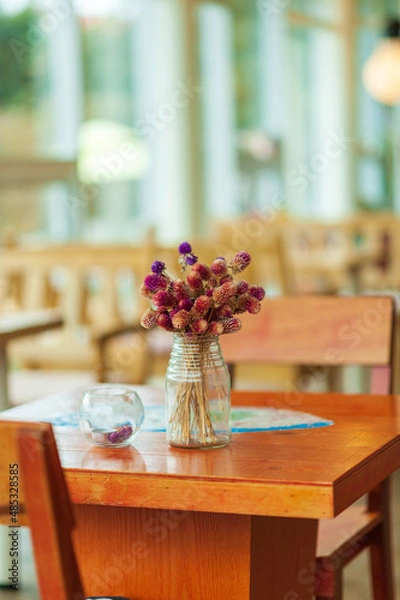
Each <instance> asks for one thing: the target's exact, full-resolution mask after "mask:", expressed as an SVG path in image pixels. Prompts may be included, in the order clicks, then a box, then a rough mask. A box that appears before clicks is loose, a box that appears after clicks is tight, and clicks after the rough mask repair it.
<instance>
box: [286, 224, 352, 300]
mask: <svg viewBox="0 0 400 600" xmlns="http://www.w3.org/2000/svg"><path fill="white" fill-rule="evenodd" d="M281 248H282V262H283V267H284V273H285V293H286V294H336V293H339V292H341V291H343V290H351V289H352V272H351V270H352V262H353V244H352V240H351V238H350V237H349V232H348V229H347V228H345V227H343V225H342V223H341V222H336V223H325V222H318V221H310V220H300V219H296V220H294V219H292V220H291V221H290V222H288V223H286V224H285V226H284V227H283V229H282V234H281Z"/></svg>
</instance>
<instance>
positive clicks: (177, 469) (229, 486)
mask: <svg viewBox="0 0 400 600" xmlns="http://www.w3.org/2000/svg"><path fill="white" fill-rule="evenodd" d="M137 389H138V392H139V394H140V395H141V397H142V399H143V401H144V403H145V404H157V403H160V402H162V400H163V391H162V390H158V389H156V388H150V387H143V388H140V387H138V388H137ZM232 401H233V403H235V404H237V405H249V406H255V405H273V406H277V407H280V408H285V407H286V408H290V409H296V410H302V411H306V412H311V413H313V414H315V415H318V416H320V417H324V418H329V419H333V420H334V422H335V424H334V425H333V426H330V427H323V428H318V429H308V430H297V431H294V430H292V431H286V432H285V431H281V432H277V431H275V432H258V433H239V434H235V435H234V436H233V439H232V442H231V444H230V445H229V446H227V447H225V448H221V449H218V450H206V451H205V450H182V449H176V448H175V449H174V448H171V447H169V446H168V444H167V442H166V438H165V434H164V433H155V432H142V433H141V434H140V436H139V437H138V438H137V440H136V442H135V447H129V448H124V449H101V448H97V447H93V446H90V445H89V443H88V442H87V441H86V440H85V439H84V438H83V436H82V435H81V433H80V432H79V430H78V429H77V428H73V427H56V428H55V431H56V436H57V443H58V446H59V450H60V455H61V461H62V465H63V467H64V469H65V474H66V477H67V482H68V486H69V490H70V493H71V498H72V501H73V502H74V503H75V505H76V506H75V508H76V518H77V529H76V547H77V551H78V555H79V561H80V565H81V568H82V574H83V579H84V582H85V586H86V589H87V590H88V592H90V594H100V593H101V590H104V589H107V590H108V593H110V594H124V595H126V596H128V597H131V598H132V599H135V600H145V599H146V600H178V599H179V600H185V599H191V600H227V599H229V600H244V599H246V598H250V599H251V600H278V599H279V600H299V599H301V600H304V599H311V598H312V581H313V575H312V568H313V558H314V555H315V548H316V536H317V519H320V518H323V517H328V518H329V517H333V516H335V515H337V514H339V513H340V512H341V511H342V510H344V509H345V508H346V507H347V506H349V505H350V504H351V503H352V502H353V501H355V500H357V499H358V498H359V497H361V496H362V495H363V494H364V493H365V492H367V491H368V490H369V489H370V488H372V487H373V486H375V485H376V484H378V483H379V482H380V481H381V480H382V479H383V478H385V477H387V476H388V475H389V474H390V473H392V472H393V471H394V470H395V469H397V468H398V467H399V466H400V397H396V396H367V395H355V396H345V395H340V394H305V393H301V392H288V393H275V392H274V393H272V392H233V393H232ZM76 402H77V394H76V393H75V394H72V393H65V394H58V395H54V396H52V397H48V398H46V399H43V400H39V401H37V402H34V403H29V404H27V405H23V406H19V407H16V408H14V409H12V410H9V411H6V412H4V413H2V415H1V418H4V419H27V420H33V419H38V418H40V417H41V416H44V415H46V416H49V415H56V414H60V413H61V414H62V413H67V414H68V413H71V412H72V411H74V410H76Z"/></svg>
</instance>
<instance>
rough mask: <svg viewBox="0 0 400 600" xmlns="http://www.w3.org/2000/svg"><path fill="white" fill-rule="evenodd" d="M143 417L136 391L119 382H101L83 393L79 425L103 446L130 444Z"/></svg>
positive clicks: (96, 442)
mask: <svg viewBox="0 0 400 600" xmlns="http://www.w3.org/2000/svg"><path fill="white" fill-rule="evenodd" d="M143 419H144V408H143V404H142V401H141V399H140V397H139V395H138V394H137V392H135V390H133V389H131V388H129V387H127V386H120V385H100V386H97V387H95V388H91V389H89V390H87V391H86V393H85V394H84V396H83V398H82V400H81V403H80V407H79V426H80V428H81V431H82V432H83V434H84V435H85V436H86V437H87V439H88V440H89V441H90V442H92V443H93V444H96V445H97V446H102V447H105V448H122V447H124V446H129V445H130V444H132V442H133V440H134V439H135V438H136V437H137V435H138V434H139V432H140V430H141V428H142V425H143Z"/></svg>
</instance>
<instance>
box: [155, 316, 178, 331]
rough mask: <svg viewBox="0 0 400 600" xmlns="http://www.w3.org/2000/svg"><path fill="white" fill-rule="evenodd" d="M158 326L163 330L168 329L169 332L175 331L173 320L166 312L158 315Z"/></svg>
mask: <svg viewBox="0 0 400 600" xmlns="http://www.w3.org/2000/svg"><path fill="white" fill-rule="evenodd" d="M157 325H158V326H159V327H162V328H163V329H166V330H167V331H173V329H174V327H173V325H172V321H171V318H170V316H169V314H168V313H166V312H163V313H159V314H158V315H157Z"/></svg>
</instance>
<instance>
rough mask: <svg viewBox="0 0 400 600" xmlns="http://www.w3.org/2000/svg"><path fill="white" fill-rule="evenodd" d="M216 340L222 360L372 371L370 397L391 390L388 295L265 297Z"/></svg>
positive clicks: (390, 308) (391, 326)
mask: <svg viewBox="0 0 400 600" xmlns="http://www.w3.org/2000/svg"><path fill="white" fill-rule="evenodd" d="M241 320H242V328H241V330H240V331H239V332H238V333H235V335H232V336H231V335H225V336H222V338H221V346H222V351H223V355H224V358H225V361H226V362H227V363H228V364H230V365H235V364H238V363H277V364H293V365H319V366H326V367H332V366H333V367H336V366H343V365H363V366H368V367H372V369H371V386H370V391H371V392H372V393H387V392H389V391H391V389H392V384H391V382H392V369H391V364H392V357H393V339H394V300H393V298H391V297H389V296H291V297H279V298H267V299H266V300H264V302H263V306H262V309H261V312H260V313H258V314H257V315H249V314H243V315H241Z"/></svg>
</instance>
